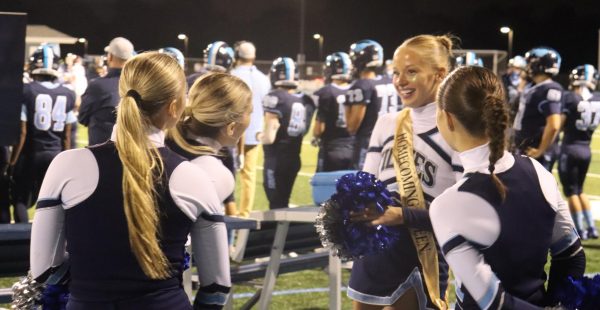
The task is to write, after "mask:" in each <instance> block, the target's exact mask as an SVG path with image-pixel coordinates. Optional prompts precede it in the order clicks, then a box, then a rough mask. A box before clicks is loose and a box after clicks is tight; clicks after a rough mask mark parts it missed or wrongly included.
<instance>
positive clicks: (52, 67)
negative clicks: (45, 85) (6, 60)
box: [29, 44, 60, 77]
mask: <svg viewBox="0 0 600 310" xmlns="http://www.w3.org/2000/svg"><path fill="white" fill-rule="evenodd" d="M59 66H60V51H59V49H58V47H57V46H54V45H52V44H42V45H40V46H39V47H38V48H37V49H36V50H35V51H34V52H33V54H31V57H29V70H30V72H31V75H49V76H53V77H58V76H59V73H58V68H59Z"/></svg>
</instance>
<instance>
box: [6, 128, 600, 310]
mask: <svg viewBox="0 0 600 310" xmlns="http://www.w3.org/2000/svg"><path fill="white" fill-rule="evenodd" d="M309 140H310V134H309V135H307V137H306V138H305V142H304V145H303V147H302V154H301V158H302V169H301V171H300V174H299V175H298V177H297V179H296V182H295V184H294V189H293V192H292V197H291V201H290V202H291V203H292V204H294V205H310V204H312V193H311V186H310V184H309V181H310V177H311V175H312V174H313V173H314V171H315V169H316V161H317V148H315V147H313V146H311V145H310V143H308V141H309ZM78 142H79V146H84V145H85V144H86V142H87V128H85V127H80V130H79V134H78ZM592 149H593V157H592V164H591V167H590V170H589V174H588V178H587V181H586V185H585V191H586V193H588V194H589V195H590V197H591V198H592V199H596V200H599V199H600V156H599V154H600V133H597V134H596V135H595V136H594V140H593V142H592ZM261 152H262V151H261ZM259 158H260V160H259V166H260V167H262V153H261V155H260V156H259ZM262 180H263V178H262V169H260V170H259V171H257V188H256V201H255V207H254V209H255V210H267V209H268V203H267V199H266V197H265V194H264V190H263V188H262ZM236 197H239V186H236ZM30 211H31V215H33V210H30ZM598 224H600V223H598ZM598 224H597V225H598ZM584 247H585V251H586V256H587V266H586V272H587V273H594V272H600V240H588V241H584ZM348 276H349V272H348V271H347V270H345V271H344V273H343V284H344V285H346V284H347V281H348ZM15 281H16V279H15V278H5V279H0V287H9V286H10V285H12V283H14V282H15ZM260 283H261V280H257V281H255V282H253V283H248V284H244V285H235V286H234V288H233V292H234V294H243V293H253V292H255V291H256V289H257V286H258V285H260ZM326 287H328V278H327V274H326V273H325V272H324V271H322V270H307V271H303V272H296V273H291V274H285V275H281V276H280V277H279V278H278V280H277V284H276V286H275V291H280V292H284V293H285V292H286V291H288V290H302V289H314V288H326ZM453 296H454V294H453V293H451V294H450V299H451V300H453ZM247 300H248V297H243V298H237V299H235V302H234V308H235V309H239V308H240V307H241V306H242V305H243V304H244V303H245V302H246V301H247ZM342 302H343V309H351V302H350V300H349V299H348V298H347V297H346V295H345V293H342ZM4 306H5V307H8V306H7V305H4ZM0 307H2V305H0ZM271 308H272V309H327V308H328V292H320V293H296V294H286V295H280V296H274V297H273V299H272V305H271Z"/></svg>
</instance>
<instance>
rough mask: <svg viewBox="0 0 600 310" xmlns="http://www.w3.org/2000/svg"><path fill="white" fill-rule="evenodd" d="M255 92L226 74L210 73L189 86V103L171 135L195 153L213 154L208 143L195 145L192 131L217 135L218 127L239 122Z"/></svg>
mask: <svg viewBox="0 0 600 310" xmlns="http://www.w3.org/2000/svg"><path fill="white" fill-rule="evenodd" d="M251 102H252V92H251V91H250V88H249V87H248V85H246V83H244V81H242V80H241V79H240V78H238V77H236V76H233V75H231V74H227V73H218V72H215V73H207V74H205V75H203V76H202V77H200V78H199V79H198V80H196V82H194V85H192V87H191V88H190V92H189V94H188V106H187V107H186V109H185V112H184V113H183V116H182V118H181V121H180V122H179V123H178V124H177V126H176V127H175V128H173V129H172V130H169V132H168V135H169V137H171V138H172V139H173V140H174V141H175V143H177V144H178V145H179V146H180V147H181V148H182V149H184V150H185V151H187V152H190V153H192V154H197V155H203V154H214V153H215V152H217V151H218V150H213V149H212V148H210V147H207V146H200V145H192V144H190V143H189V142H188V141H187V140H186V137H188V136H189V134H192V135H195V136H202V137H210V138H216V137H217V135H218V133H219V130H220V129H221V128H222V127H223V126H226V125H228V124H230V123H231V122H237V121H239V120H240V119H241V118H242V117H243V115H244V113H245V112H247V111H248V110H249V109H250V108H251V106H252V105H251Z"/></svg>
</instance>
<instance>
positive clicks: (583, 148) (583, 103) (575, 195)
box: [558, 65, 600, 240]
mask: <svg viewBox="0 0 600 310" xmlns="http://www.w3.org/2000/svg"><path fill="white" fill-rule="evenodd" d="M569 80H570V84H571V87H570V88H571V91H567V92H565V95H564V97H563V107H562V120H563V128H564V129H563V130H564V134H563V140H562V145H561V152H560V160H559V162H558V176H559V177H560V182H561V183H562V185H563V191H564V193H565V196H566V197H567V199H568V202H569V209H570V210H571V215H572V216H573V219H574V220H575V227H576V228H577V231H578V232H579V236H581V239H583V240H585V239H587V238H594V239H597V238H598V231H597V230H596V225H595V224H594V218H593V217H592V210H591V207H590V201H589V200H588V198H587V196H586V195H585V194H584V193H583V183H584V182H585V176H586V174H587V171H588V168H589V166H590V161H591V159H592V152H591V150H590V143H591V142H592V136H593V135H594V130H596V128H597V127H598V125H599V124H600V114H599V113H598V112H599V111H600V94H599V93H592V91H593V90H594V89H596V84H597V83H598V73H597V71H596V69H594V66H592V65H583V66H579V67H577V68H575V69H573V71H572V72H571V74H570V75H569ZM584 217H585V221H586V224H587V229H583V218H584Z"/></svg>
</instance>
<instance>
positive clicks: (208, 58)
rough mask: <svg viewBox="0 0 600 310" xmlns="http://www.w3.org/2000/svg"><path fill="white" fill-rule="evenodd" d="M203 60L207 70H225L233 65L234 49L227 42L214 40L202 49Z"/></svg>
mask: <svg viewBox="0 0 600 310" xmlns="http://www.w3.org/2000/svg"><path fill="white" fill-rule="evenodd" d="M204 61H205V64H206V69H207V70H209V71H220V72H225V71H227V70H229V68H231V65H233V61H234V51H233V49H232V48H231V47H229V45H227V43H225V42H223V41H216V42H213V43H211V44H209V45H208V46H207V47H206V49H205V50H204Z"/></svg>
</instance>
